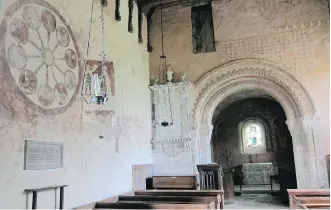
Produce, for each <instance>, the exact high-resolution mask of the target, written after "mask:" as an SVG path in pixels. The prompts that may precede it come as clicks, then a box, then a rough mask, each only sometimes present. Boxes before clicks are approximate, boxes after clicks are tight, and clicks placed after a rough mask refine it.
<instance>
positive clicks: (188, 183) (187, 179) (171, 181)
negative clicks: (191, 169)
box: [153, 176, 197, 189]
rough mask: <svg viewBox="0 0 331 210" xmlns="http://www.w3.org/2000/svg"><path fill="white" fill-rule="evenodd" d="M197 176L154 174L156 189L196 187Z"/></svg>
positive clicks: (154, 186)
mask: <svg viewBox="0 0 331 210" xmlns="http://www.w3.org/2000/svg"><path fill="white" fill-rule="evenodd" d="M196 187H197V186H196V178H195V176H153V188H154V189H196Z"/></svg>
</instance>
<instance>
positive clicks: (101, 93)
mask: <svg viewBox="0 0 331 210" xmlns="http://www.w3.org/2000/svg"><path fill="white" fill-rule="evenodd" d="M106 6H107V0H100V7H101V15H100V22H101V54H100V56H101V69H100V71H94V72H90V71H88V70H87V68H90V67H89V65H88V56H89V50H90V41H91V30H92V24H93V12H94V0H92V7H91V19H90V27H89V35H88V42H87V50H86V60H85V67H84V77H83V84H82V91H81V97H82V99H84V100H85V102H86V103H87V104H91V103H94V104H106V102H107V101H108V97H107V87H106V88H103V89H101V88H100V81H99V78H100V77H101V76H102V75H104V73H105V72H107V67H106V54H105V50H104V46H105V43H104V32H105V27H104V25H105V24H104V11H103V8H104V7H106ZM90 73H91V74H92V75H93V76H92V79H93V83H94V86H93V88H94V90H93V91H92V93H93V94H91V91H89V93H88V92H87V91H86V89H85V90H84V88H85V85H86V81H87V80H91V77H90ZM90 82H91V81H90ZM87 98H89V99H87Z"/></svg>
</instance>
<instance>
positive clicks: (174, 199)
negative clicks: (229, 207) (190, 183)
mask: <svg viewBox="0 0 331 210" xmlns="http://www.w3.org/2000/svg"><path fill="white" fill-rule="evenodd" d="M118 201H147V202H167V203H175V202H177V203H180V202H182V203H183V202H185V203H191V202H192V203H199V202H200V203H206V202H207V203H209V202H213V201H214V202H217V197H216V196H153V195H148V196H146V195H135V196H119V197H118Z"/></svg>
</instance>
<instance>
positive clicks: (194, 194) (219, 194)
mask: <svg viewBox="0 0 331 210" xmlns="http://www.w3.org/2000/svg"><path fill="white" fill-rule="evenodd" d="M135 195H136V196H172V197H177V198H176V199H182V201H185V199H186V201H185V202H188V200H187V199H188V198H187V197H191V199H192V200H193V201H191V202H195V201H194V200H198V199H200V200H202V198H199V197H207V198H204V199H205V200H208V199H209V200H212V201H213V202H214V203H215V204H216V209H223V207H224V191H223V190H141V191H135ZM208 197H209V198H208ZM169 199H170V198H169ZM209 200H208V201H209Z"/></svg>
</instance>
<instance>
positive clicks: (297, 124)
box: [286, 116, 328, 189]
mask: <svg viewBox="0 0 331 210" xmlns="http://www.w3.org/2000/svg"><path fill="white" fill-rule="evenodd" d="M286 124H287V126H288V128H289V130H290V132H291V135H292V142H293V153H294V160H295V171H296V177H297V185H298V188H299V189H320V188H327V187H328V185H327V173H326V169H325V160H324V155H323V154H322V152H321V148H322V146H323V145H322V143H323V142H322V139H317V138H319V136H321V135H320V134H321V131H320V126H319V120H318V118H316V117H310V116H308V117H301V118H296V119H293V120H291V121H289V120H287V121H286Z"/></svg>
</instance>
